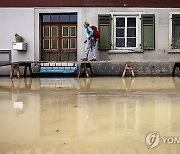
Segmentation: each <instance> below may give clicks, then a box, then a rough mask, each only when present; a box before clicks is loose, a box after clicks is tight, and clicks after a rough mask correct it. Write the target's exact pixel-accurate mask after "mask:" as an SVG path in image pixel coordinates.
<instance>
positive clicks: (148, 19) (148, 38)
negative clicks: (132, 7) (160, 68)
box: [141, 14, 155, 50]
mask: <svg viewBox="0 0 180 154" xmlns="http://www.w3.org/2000/svg"><path fill="white" fill-rule="evenodd" d="M141 24H142V29H141V34H142V39H141V41H142V42H141V47H142V49H144V50H154V49H155V15H154V14H143V15H142V16H141Z"/></svg>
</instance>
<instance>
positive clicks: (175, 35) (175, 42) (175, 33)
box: [172, 14, 180, 49]
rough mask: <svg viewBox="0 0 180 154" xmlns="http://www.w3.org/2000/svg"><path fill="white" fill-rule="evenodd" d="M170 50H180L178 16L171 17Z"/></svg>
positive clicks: (179, 17)
mask: <svg viewBox="0 0 180 154" xmlns="http://www.w3.org/2000/svg"><path fill="white" fill-rule="evenodd" d="M172 48H173V49H180V14H173V15H172Z"/></svg>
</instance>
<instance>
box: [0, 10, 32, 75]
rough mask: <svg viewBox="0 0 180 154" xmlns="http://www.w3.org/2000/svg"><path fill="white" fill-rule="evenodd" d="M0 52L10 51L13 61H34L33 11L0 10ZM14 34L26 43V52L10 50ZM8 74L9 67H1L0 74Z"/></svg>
mask: <svg viewBox="0 0 180 154" xmlns="http://www.w3.org/2000/svg"><path fill="white" fill-rule="evenodd" d="M0 21H1V22H0V50H2V49H10V50H11V52H12V62H13V61H23V60H34V9H33V8H23V9H22V8H4V9H3V8H0ZM15 33H18V34H20V35H22V36H23V38H24V41H25V42H27V43H28V50H27V51H16V50H13V49H12V42H13V41H15V37H14V35H15ZM7 73H8V74H9V67H1V68H0V74H1V75H2V74H3V75H4V74H7Z"/></svg>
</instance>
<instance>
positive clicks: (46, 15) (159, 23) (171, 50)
mask: <svg viewBox="0 0 180 154" xmlns="http://www.w3.org/2000/svg"><path fill="white" fill-rule="evenodd" d="M179 7H180V2H179V1H175V0H174V1H170V0H164V1H158V2H157V1H154V0H151V1H144V0H136V2H134V1H132V0H127V1H117V0H111V1H110V0H105V1H102V0H97V1H93V0H80V1H77V2H76V3H74V2H73V1H65V0H63V1H57V0H53V1H48V0H43V1H33V0H31V1H28V2H26V1H24V0H19V1H18V2H12V1H10V0H6V1H5V0H2V1H1V2H0V19H1V24H0V27H1V28H0V34H1V35H0V40H1V43H0V50H11V57H12V59H11V61H12V62H13V61H23V60H27V61H39V60H45V61H76V60H80V59H81V58H83V56H84V48H85V44H84V43H83V42H84V40H85V38H86V34H85V30H84V28H83V23H84V22H85V21H88V22H89V23H90V24H91V25H96V26H97V27H98V29H99V31H100V34H101V38H100V39H99V40H98V45H97V58H98V60H108V61H114V60H116V61H119V62H127V61H131V62H134V63H138V64H137V67H136V68H137V72H141V73H142V72H144V73H146V72H148V71H149V73H150V72H152V71H151V67H152V68H154V65H157V67H159V70H158V72H162V73H170V71H171V69H172V67H173V63H174V62H176V61H180V50H179V49H180V8H179ZM16 33H18V34H20V35H22V36H23V38H24V42H27V51H17V50H14V49H13V48H12V43H13V42H14V41H15V37H14V35H15V34H16ZM90 56H91V55H90ZM145 65H146V66H145ZM143 66H145V68H143ZM155 67H156V66H155ZM9 69H10V68H9V67H3V68H1V70H2V71H1V72H2V73H1V74H2V75H6V74H9ZM144 69H145V70H144ZM146 69H147V70H146ZM154 73H157V72H156V71H155V72H154Z"/></svg>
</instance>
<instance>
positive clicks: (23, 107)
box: [0, 77, 180, 154]
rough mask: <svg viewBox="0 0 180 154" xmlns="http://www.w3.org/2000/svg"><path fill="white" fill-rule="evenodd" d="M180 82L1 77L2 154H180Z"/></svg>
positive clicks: (0, 125)
mask: <svg viewBox="0 0 180 154" xmlns="http://www.w3.org/2000/svg"><path fill="white" fill-rule="evenodd" d="M152 132H154V133H159V134H160V137H180V78H171V77H165V78H163V77H156V78H155V77H151V78H150V77H139V78H134V79H133V78H124V79H122V78H121V77H97V78H80V79H79V78H32V79H31V78H27V79H24V78H21V79H16V78H14V79H13V80H9V79H8V78H6V77H1V78H0V154H179V153H180V144H178V143H162V142H161V141H160V143H159V145H157V147H155V148H153V149H151V148H150V147H148V145H147V144H146V143H145V138H146V136H147V135H148V134H149V133H152Z"/></svg>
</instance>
